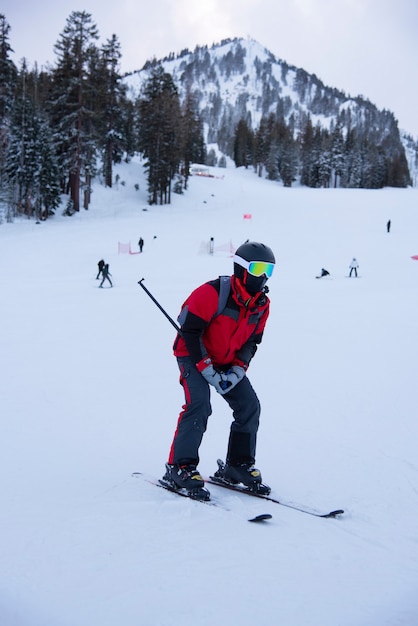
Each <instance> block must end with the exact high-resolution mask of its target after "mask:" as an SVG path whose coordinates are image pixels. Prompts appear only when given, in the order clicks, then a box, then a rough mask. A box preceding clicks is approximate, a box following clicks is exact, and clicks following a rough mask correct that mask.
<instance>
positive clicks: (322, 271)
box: [315, 268, 330, 278]
mask: <svg viewBox="0 0 418 626" xmlns="http://www.w3.org/2000/svg"><path fill="white" fill-rule="evenodd" d="M329 275H330V274H329V272H328V270H326V269H325V268H322V269H321V275H320V276H315V278H324V276H329Z"/></svg>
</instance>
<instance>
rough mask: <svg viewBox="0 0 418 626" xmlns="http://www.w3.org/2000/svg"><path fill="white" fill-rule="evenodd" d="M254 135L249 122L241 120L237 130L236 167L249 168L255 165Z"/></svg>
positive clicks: (235, 143)
mask: <svg viewBox="0 0 418 626" xmlns="http://www.w3.org/2000/svg"><path fill="white" fill-rule="evenodd" d="M253 144H254V133H253V131H252V130H251V129H250V128H249V127H248V124H247V122H246V121H245V120H244V119H241V120H240V121H239V122H238V125H237V127H236V129H235V137H234V163H235V166H236V167H242V166H244V167H245V168H248V166H249V165H250V164H251V163H253Z"/></svg>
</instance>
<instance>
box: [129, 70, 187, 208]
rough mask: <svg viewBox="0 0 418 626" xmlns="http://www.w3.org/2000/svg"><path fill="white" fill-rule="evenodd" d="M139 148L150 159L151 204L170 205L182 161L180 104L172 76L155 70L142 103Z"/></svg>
mask: <svg viewBox="0 0 418 626" xmlns="http://www.w3.org/2000/svg"><path fill="white" fill-rule="evenodd" d="M139 114H140V119H139V148H140V151H141V152H142V153H143V154H144V156H145V158H146V163H145V168H146V170H147V172H148V195H149V198H148V201H149V203H150V204H169V203H170V201H171V181H172V180H173V177H174V175H175V173H176V171H177V170H178V166H179V163H180V159H181V137H180V132H179V128H180V119H181V114H180V103H179V97H178V94H177V89H176V87H175V85H174V82H173V79H172V76H171V75H170V74H167V73H165V72H164V70H163V68H162V67H161V65H157V66H155V67H153V68H152V70H151V73H150V76H149V79H148V80H147V81H146V83H145V85H144V88H143V91H142V94H141V98H140V101H139Z"/></svg>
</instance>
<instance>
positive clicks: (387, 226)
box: [386, 220, 391, 233]
mask: <svg viewBox="0 0 418 626" xmlns="http://www.w3.org/2000/svg"><path fill="white" fill-rule="evenodd" d="M390 226H391V224H390V220H389V221H388V223H387V224H386V230H387V232H388V233H390Z"/></svg>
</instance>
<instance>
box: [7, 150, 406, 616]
mask: <svg viewBox="0 0 418 626" xmlns="http://www.w3.org/2000/svg"><path fill="white" fill-rule="evenodd" d="M210 170H211V172H212V173H213V174H214V177H213V178H208V177H199V176H195V177H192V178H191V179H190V189H189V190H188V191H187V193H186V194H185V195H182V196H178V195H174V196H173V203H172V205H170V206H163V207H149V206H148V205H147V203H146V184H145V180H144V177H143V175H142V173H141V167H140V163H139V162H138V161H133V162H132V163H130V164H129V165H126V164H123V165H121V166H119V168H118V170H117V172H118V173H119V175H120V181H119V184H118V185H117V188H116V187H115V188H113V189H111V190H110V189H105V188H104V187H102V186H100V185H98V184H96V185H95V187H94V193H93V203H92V206H91V208H90V210H89V211H82V212H80V214H79V215H75V216H74V217H72V218H68V217H63V216H56V217H55V218H53V219H51V220H48V221H47V222H45V223H42V224H36V223H35V221H33V220H22V221H16V222H15V223H14V224H8V223H5V222H3V224H1V225H0V264H1V267H2V272H1V276H0V281H1V282H0V288H1V292H2V305H1V320H2V321H1V326H0V345H1V352H0V354H1V357H0V358H1V383H2V384H1V387H0V406H1V407H2V410H1V412H2V432H1V438H0V441H1V453H0V473H1V476H2V498H1V499H2V516H1V517H2V531H1V535H0V563H1V571H2V577H1V578H2V580H1V592H0V624H1V625H2V626H91V624H100V626H121V625H122V626H138V625H139V624H141V625H144V626H178V625H179V624H198V625H199V626H213V625H214V624H221V623H224V624H240V626H250V625H251V626H254V624H267V623H277V624H281V625H282V626H301V625H309V626H395V625H397V626H398V625H399V626H415V625H416V624H417V619H418V618H417V615H418V599H417V594H416V590H417V583H418V533H417V518H418V460H417V455H416V442H417V434H418V432H417V431H418V424H417V419H416V413H415V411H416V365H417V355H416V337H417V327H418V321H417V315H416V308H417V282H418V262H417V261H414V260H412V259H411V256H412V255H414V254H418V240H417V236H416V233H417V230H418V211H417V206H418V205H417V199H418V195H417V190H416V189H405V190H395V189H384V190H381V191H364V190H341V189H339V190H333V189H329V190H324V189H318V190H310V189H306V188H294V189H285V188H283V187H281V186H280V185H278V184H277V183H272V182H268V181H265V180H262V179H260V178H258V177H256V176H255V175H254V174H253V173H252V172H250V171H245V170H243V169H238V170H236V169H234V168H233V167H231V166H229V167H228V168H227V169H222V170H216V169H214V168H210ZM122 183H124V184H122ZM135 185H139V187H140V188H139V190H137V189H135ZM248 213H250V214H251V215H252V219H243V215H244V214H248ZM388 219H391V220H392V230H391V233H390V234H387V233H386V222H387V220H388ZM140 236H142V237H143V238H144V240H145V245H144V252H143V253H142V254H135V255H134V254H132V255H129V254H119V255H118V242H122V243H128V242H131V249H132V251H133V252H136V251H137V250H138V246H137V242H138V239H139V237H140ZM210 237H214V241H215V247H216V249H217V251H216V252H215V254H214V255H213V256H210V255H209V254H206V253H203V252H202V251H203V250H204V248H205V246H206V244H207V243H208V242H209V239H210ZM247 238H251V239H254V240H260V241H263V242H264V243H267V244H268V245H270V246H271V247H272V248H273V250H274V251H275V253H276V257H277V268H276V271H275V274H274V275H273V277H272V278H271V280H270V281H269V285H270V289H271V291H270V297H271V302H272V311H271V317H270V319H269V323H268V326H267V329H266V333H265V338H264V341H263V343H262V345H261V346H260V348H259V351H258V353H257V355H256V357H255V359H254V361H253V362H252V364H251V367H250V370H249V376H250V378H251V381H252V382H253V384H254V386H255V388H256V390H257V393H258V395H259V397H260V400H261V404H262V420H261V426H260V431H259V439H258V450H257V465H258V466H259V467H260V469H261V470H262V473H263V477H264V479H265V482H267V483H269V484H270V485H271V486H272V487H273V495H274V496H275V497H278V498H282V499H284V500H286V501H290V502H296V503H300V504H304V505H306V506H310V507H313V508H315V509H317V510H319V511H321V512H326V511H329V510H331V509H335V508H343V509H345V511H346V513H345V515H344V516H343V517H342V518H341V519H338V520H323V519H317V518H315V517H311V516H309V515H304V514H302V513H299V512H297V511H293V510H291V509H286V508H284V507H280V506H277V505H274V504H269V503H267V502H266V503H264V502H260V501H259V500H257V499H250V498H248V497H245V496H238V495H235V494H231V493H229V492H227V491H220V489H219V488H216V487H213V488H211V491H212V495H213V496H214V498H215V497H217V498H219V499H220V500H221V501H222V503H223V504H224V505H225V506H226V507H228V508H229V509H230V510H229V511H226V510H224V509H223V508H218V507H216V508H215V507H209V506H206V505H204V504H201V503H196V502H192V501H189V500H186V499H184V498H179V497H177V496H175V495H172V494H169V493H167V492H165V491H163V490H159V489H157V488H156V487H154V486H153V485H151V484H149V483H147V482H146V481H144V480H142V479H140V478H134V477H132V475H131V474H132V472H135V471H145V472H147V473H148V474H150V475H153V476H155V477H159V476H161V475H162V473H163V471H164V463H165V461H166V458H167V455H168V449H169V446H170V443H171V439H172V435H173V432H174V428H175V424H176V421H177V416H178V413H179V410H180V408H181V405H182V403H183V396H182V390H181V387H180V386H179V384H178V370H177V365H176V362H175V359H174V357H173V356H172V352H171V346H172V342H173V339H174V329H173V328H172V327H171V326H170V324H169V323H168V321H167V320H166V319H165V318H164V317H163V316H162V314H161V313H160V312H159V311H158V309H157V308H156V307H155V305H154V304H153V303H152V302H151V300H150V299H149V298H148V297H147V295H146V294H145V293H144V292H143V291H142V290H141V289H140V287H139V286H138V284H137V283H138V281H139V280H140V279H141V278H144V279H145V280H144V285H146V286H147V288H148V289H149V290H150V291H151V292H152V293H153V295H154V296H155V297H156V298H157V299H158V300H159V301H160V303H161V304H162V306H164V307H165V309H166V310H167V312H168V313H169V314H170V315H171V316H172V317H173V318H175V317H176V316H177V314H178V312H179V309H180V306H181V304H182V302H183V301H184V299H185V298H186V296H187V295H188V293H189V292H190V291H191V290H192V289H193V288H194V287H196V286H197V285H198V284H200V283H202V282H205V281H206V280H210V279H212V278H215V277H216V276H218V275H220V274H226V273H230V271H231V263H232V261H231V258H230V253H229V252H228V246H229V245H230V243H231V242H232V244H233V245H234V246H238V245H239V244H240V243H241V242H242V241H243V240H245V239H247ZM202 242H204V245H202ZM222 249H225V251H222ZM353 256H356V258H357V259H358V261H359V264H360V278H358V279H354V278H351V279H348V278H346V276H347V274H348V266H349V263H350V261H351V259H352V257H353ZM102 257H103V258H104V259H105V260H106V261H107V262H108V263H109V265H110V272H111V274H112V280H113V281H114V288H113V289H108V288H106V289H98V288H97V287H98V284H99V282H98V281H96V280H95V277H96V272H97V262H98V261H99V259H100V258H102ZM322 267H325V268H326V269H327V270H328V271H329V272H330V274H331V276H330V278H329V279H328V278H327V279H320V280H315V276H317V275H319V273H320V270H321V268H322ZM212 400H213V415H212V416H211V418H210V420H209V426H208V430H207V432H206V434H205V437H204V441H203V444H202V447H201V464H200V470H201V472H202V473H203V474H205V475H208V474H209V473H211V472H212V471H214V470H215V469H216V459H217V458H218V457H221V458H222V457H224V456H225V450H226V443H227V436H228V429H229V424H230V421H231V415H230V412H229V410H228V407H227V405H226V403H225V402H224V400H223V399H222V398H221V397H219V396H216V395H214V394H213V398H212ZM260 513H271V514H272V515H273V518H272V520H270V521H268V522H265V523H263V524H260V525H257V524H250V523H248V521H247V520H248V519H249V518H250V517H253V516H254V515H256V514H260Z"/></svg>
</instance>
